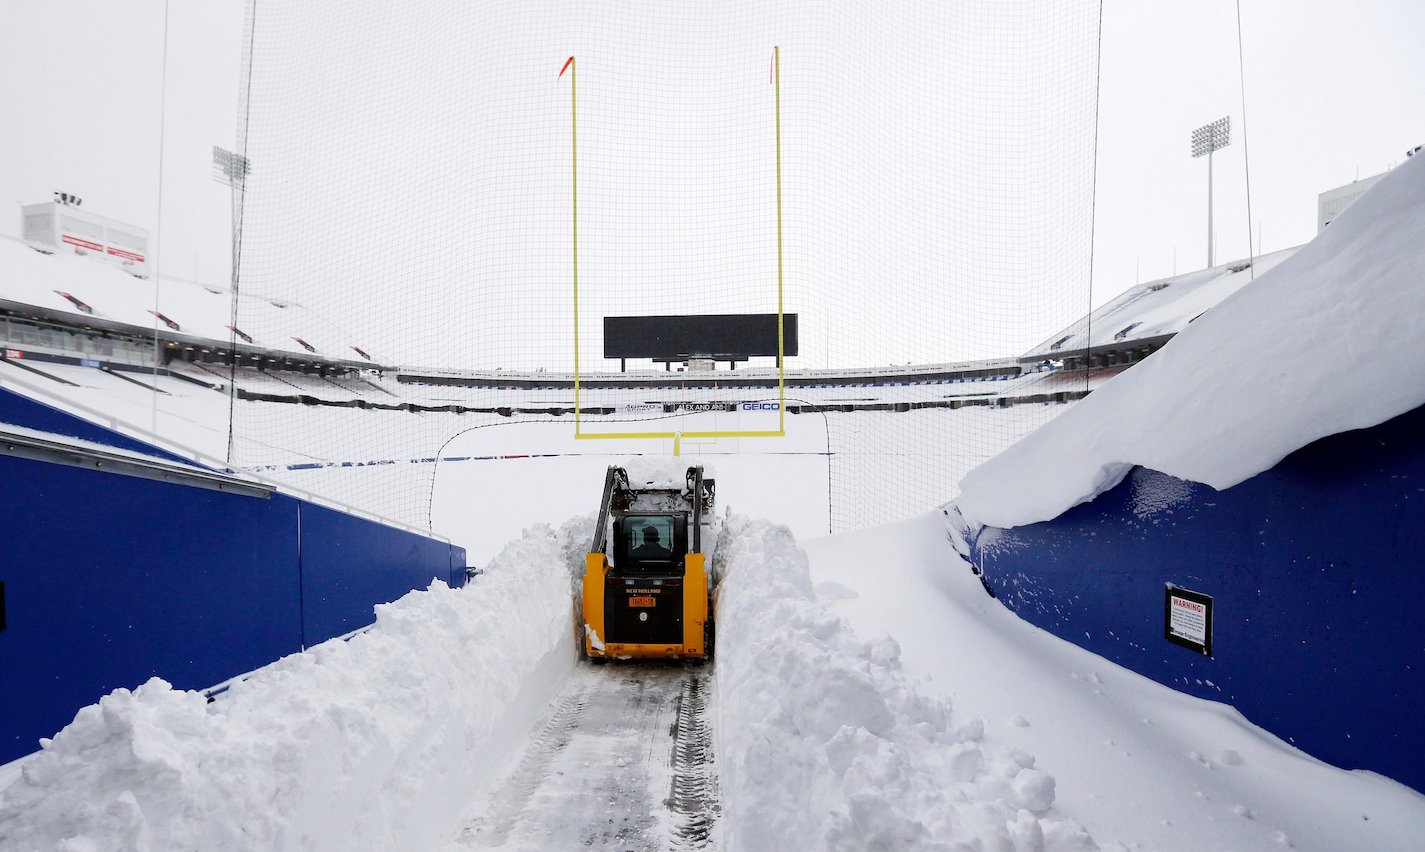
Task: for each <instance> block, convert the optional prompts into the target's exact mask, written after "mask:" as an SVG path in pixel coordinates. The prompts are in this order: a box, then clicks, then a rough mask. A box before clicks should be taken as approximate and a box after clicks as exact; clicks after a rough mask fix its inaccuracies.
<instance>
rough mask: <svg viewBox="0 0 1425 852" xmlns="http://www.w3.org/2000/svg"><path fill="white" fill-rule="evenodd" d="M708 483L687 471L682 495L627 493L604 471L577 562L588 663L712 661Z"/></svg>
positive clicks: (618, 477) (621, 475)
mask: <svg viewBox="0 0 1425 852" xmlns="http://www.w3.org/2000/svg"><path fill="white" fill-rule="evenodd" d="M713 494H714V481H713V480H711V479H703V469H702V468H701V467H690V468H688V474H687V480H686V483H685V484H684V486H683V487H682V488H678V487H676V486H674V487H663V488H658V487H651V486H650V487H646V488H633V487H631V486H630V485H629V482H628V473H627V472H626V471H625V470H624V469H623V468H621V467H610V468H609V470H608V474H607V475H606V476H605V477H604V496H603V502H602V504H601V505H600V507H599V518H600V521H599V524H598V528H597V529H596V530H595V532H594V542H593V545H592V546H591V547H590V548H589V554H588V556H587V557H586V558H585V562H584V587H583V599H584V600H583V619H584V623H583V634H584V646H583V647H584V652H585V653H586V654H587V655H588V656H589V657H590V658H592V659H594V660H603V659H609V658H615V659H626V658H631V657H645V658H646V657H653V658H663V659H707V658H708V657H710V656H711V654H712V617H711V610H710V595H711V590H712V586H713V584H712V583H711V582H709V577H708V569H707V566H706V564H705V562H704V558H705V554H704V552H703V527H704V525H706V524H708V523H710V521H711V517H710V515H711V511H712V508H713Z"/></svg>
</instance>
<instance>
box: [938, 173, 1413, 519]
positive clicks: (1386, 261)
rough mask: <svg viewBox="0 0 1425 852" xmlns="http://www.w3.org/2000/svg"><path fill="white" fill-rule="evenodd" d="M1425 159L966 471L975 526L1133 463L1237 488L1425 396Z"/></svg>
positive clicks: (1080, 490)
mask: <svg viewBox="0 0 1425 852" xmlns="http://www.w3.org/2000/svg"><path fill="white" fill-rule="evenodd" d="M1422 234H1425V158H1415V159H1412V160H1408V161H1406V163H1405V164H1403V165H1401V166H1400V167H1399V168H1397V169H1396V170H1395V171H1393V172H1391V173H1390V174H1388V175H1387V176H1386V177H1385V178H1384V179H1382V180H1381V182H1380V183H1378V184H1377V185H1376V186H1375V187H1374V188H1372V189H1371V190H1370V191H1369V192H1368V193H1366V195H1365V196H1363V197H1362V198H1361V199H1360V200H1359V201H1357V202H1356V203H1355V204H1354V205H1352V206H1351V208H1350V209H1349V210H1347V211H1346V212H1345V213H1343V214H1342V215H1341V216H1340V218H1338V219H1336V220H1335V221H1334V222H1332V224H1331V227H1329V228H1327V229H1326V230H1325V231H1324V232H1323V233H1321V234H1320V235H1318V236H1317V237H1316V239H1314V240H1312V241H1311V242H1310V243H1308V244H1307V245H1306V246H1304V247H1302V248H1301V249H1300V250H1298V251H1297V252H1296V253H1295V254H1293V255H1292V256H1291V257H1289V258H1286V259H1285V260H1282V261H1281V262H1280V263H1279V264H1278V265H1276V266H1275V268H1273V269H1271V270H1269V271H1267V272H1265V273H1264V274H1260V275H1258V276H1257V279H1256V281H1254V282H1251V283H1250V284H1248V285H1247V286H1243V287H1241V288H1240V289H1239V290H1238V291H1237V292H1236V293H1234V294H1233V295H1231V296H1230V297H1228V298H1226V299H1224V300H1223V301H1222V302H1221V304H1219V305H1218V306H1217V307H1216V308H1215V309H1213V310H1212V311H1210V312H1208V313H1206V314H1204V315H1202V316H1201V317H1199V318H1198V319H1197V320H1196V321H1195V322H1193V323H1192V324H1191V325H1190V326H1188V327H1186V328H1184V329H1183V330H1182V331H1181V333H1179V334H1178V335H1177V336H1176V337H1175V338H1173V340H1172V341H1171V342H1169V343H1168V344H1167V345H1166V346H1164V347H1163V348H1162V349H1161V350H1159V351H1158V352H1156V353H1155V354H1153V355H1152V356H1150V357H1149V358H1148V359H1146V360H1145V361H1143V362H1142V363H1141V364H1139V365H1138V366H1136V367H1134V368H1133V369H1132V370H1129V371H1127V372H1125V373H1123V374H1122V375H1120V376H1118V377H1117V378H1115V379H1113V380H1112V381H1110V382H1108V383H1107V384H1105V385H1104V386H1103V387H1102V388H1101V389H1099V390H1098V391H1096V392H1095V393H1094V394H1093V395H1092V396H1090V397H1088V398H1087V399H1085V400H1084V401H1083V402H1081V403H1079V404H1078V405H1077V406H1075V407H1074V408H1073V409H1071V410H1069V411H1067V412H1065V413H1064V415H1063V416H1061V417H1059V418H1057V419H1056V420H1054V421H1052V422H1050V423H1049V424H1048V425H1046V426H1045V427H1043V428H1042V429H1040V430H1038V431H1037V432H1035V433H1033V434H1031V435H1029V436H1028V437H1026V438H1025V439H1024V440H1022V441H1020V442H1019V443H1017V444H1015V445H1014V446H1012V447H1010V448H1009V449H1008V450H1006V451H1005V452H1004V453H1002V454H1000V455H999V456H997V457H995V458H993V459H991V460H990V461H988V462H986V463H985V464H983V465H981V466H980V467H978V468H976V469H974V470H972V471H970V473H968V474H967V475H966V476H965V478H964V479H963V480H962V481H961V484H960V487H961V494H960V497H959V498H958V500H957V503H958V505H959V508H960V511H961V513H962V515H963V516H964V517H965V518H966V520H968V521H970V522H971V523H978V524H985V525H991V526H997V527H1015V526H1021V525H1024V524H1030V523H1035V522H1038V521H1044V520H1049V519H1051V518H1054V517H1057V516H1058V515H1059V514H1061V513H1062V512H1064V511H1065V510H1067V509H1069V508H1071V507H1073V506H1075V505H1077V504H1079V503H1082V502H1086V501H1088V500H1092V499H1093V498H1094V497H1096V496H1097V495H1098V494H1101V493H1103V492H1104V491H1106V490H1108V489H1110V488H1112V487H1113V486H1114V485H1116V484H1117V483H1118V482H1119V481H1120V480H1121V479H1122V478H1123V477H1124V476H1125V475H1126V474H1127V473H1128V472H1129V471H1130V470H1131V469H1132V468H1133V467H1134V466H1135V465H1142V466H1144V467H1148V468H1152V469H1153V470H1158V471H1161V472H1163V473H1167V474H1170V475H1172V476H1176V477H1178V478H1181V479H1187V480H1192V481H1194V482H1202V483H1205V484H1207V485H1210V486H1212V487H1214V488H1217V489H1223V488H1229V487H1231V486H1233V485H1236V484H1237V483H1239V482H1242V481H1243V480H1246V479H1248V478H1249V477H1251V476H1254V475H1255V474H1257V473H1260V472H1261V471H1264V470H1267V469H1269V468H1271V467H1272V466H1273V465H1275V464H1276V463H1277V462H1278V461H1280V460H1281V459H1282V458H1284V457H1285V456H1286V455H1288V454H1289V453H1291V452H1292V451H1294V450H1296V449H1298V448H1300V447H1303V446H1305V445H1306V444H1309V443H1311V442H1312V441H1315V440H1317V439H1319V438H1323V437H1326V436H1327V435H1333V434H1336V433H1338V432H1344V431H1348V430H1351V429H1360V428H1365V427H1369V426H1374V425H1376V424H1378V423H1381V422H1384V421H1386V420H1389V419H1390V418H1392V417H1395V416H1397V415H1399V414H1403V413H1405V412H1407V411H1410V410H1412V409H1415V408H1417V407H1419V406H1421V405H1422V404H1425V378H1422V377H1421V373H1420V369H1419V367H1420V365H1421V364H1425V332H1422V330H1421V321H1422V319H1425V289H1422V287H1421V283H1422V282H1425V250H1422V248H1421V246H1420V237H1421V235H1422Z"/></svg>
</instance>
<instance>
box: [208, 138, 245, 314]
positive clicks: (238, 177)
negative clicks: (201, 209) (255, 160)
mask: <svg viewBox="0 0 1425 852" xmlns="http://www.w3.org/2000/svg"><path fill="white" fill-rule="evenodd" d="M250 171H252V162H251V161H250V160H248V158H247V157H244V156H243V155H242V154H235V153H233V152H232V151H229V150H228V149H226V148H219V147H218V146H217V145H214V146H213V180H215V181H217V182H218V183H220V184H223V185H224V186H228V187H231V188H232V198H231V206H232V215H231V218H232V221H231V223H230V224H231V229H232V263H233V266H232V278H233V280H231V281H230V282H229V285H230V286H231V287H232V288H233V292H237V280H236V279H237V274H238V265H237V264H238V259H237V252H238V241H239V237H238V216H239V211H240V210H241V209H242V201H243V192H244V191H245V190H246V189H247V175H248V172H250Z"/></svg>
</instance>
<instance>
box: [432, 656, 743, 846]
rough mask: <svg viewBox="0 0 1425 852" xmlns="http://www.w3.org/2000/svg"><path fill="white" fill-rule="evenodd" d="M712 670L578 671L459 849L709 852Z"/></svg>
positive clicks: (669, 666)
mask: <svg viewBox="0 0 1425 852" xmlns="http://www.w3.org/2000/svg"><path fill="white" fill-rule="evenodd" d="M711 673H712V670H711V669H710V668H704V667H695V666H691V665H683V664H673V663H662V664H660V663H614V664H609V665H593V664H589V663H585V664H581V665H580V666H578V667H577V668H576V669H575V670H574V671H573V672H572V673H571V674H570V676H569V679H568V681H567V682H566V683H565V686H564V688H563V690H562V691H561V692H560V694H559V695H558V696H557V697H556V698H555V699H554V701H553V702H551V704H550V709H549V710H548V712H547V713H546V714H545V716H544V718H543V719H542V720H541V721H540V723H539V726H538V727H537V728H536V733H535V734H534V735H533V736H531V737H530V739H529V741H528V742H527V743H526V744H525V748H524V751H523V753H522V754H521V755H520V756H519V757H518V758H517V759H516V760H515V761H514V762H513V766H512V768H511V769H510V770H509V771H508V775H507V776H506V777H505V778H504V779H503V780H502V781H501V782H500V783H498V784H496V785H495V787H494V788H493V791H492V792H491V793H490V795H489V796H488V797H486V798H483V799H482V800H480V801H477V802H474V803H472V804H471V805H469V806H467V808H466V813H465V816H464V817H463V819H462V823H463V828H462V829H461V832H460V835H459V837H458V838H457V839H456V841H455V842H454V844H453V845H452V846H451V847H449V848H450V849H452V850H466V849H491V848H498V849H620V850H664V849H702V848H705V847H706V846H707V843H708V839H709V835H710V832H711V829H712V825H713V822H714V820H715V819H716V816H717V812H718V805H717V795H716V789H717V785H716V771H715V769H714V768H713V766H712V763H711V751H712V738H711V732H710V730H709V728H708V726H707V724H706V722H705V714H704V710H705V709H706V706H707V703H708V695H709V692H710V688H711Z"/></svg>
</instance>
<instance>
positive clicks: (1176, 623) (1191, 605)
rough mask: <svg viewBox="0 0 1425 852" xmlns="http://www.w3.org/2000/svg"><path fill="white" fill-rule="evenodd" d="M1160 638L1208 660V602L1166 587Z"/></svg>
mask: <svg viewBox="0 0 1425 852" xmlns="http://www.w3.org/2000/svg"><path fill="white" fill-rule="evenodd" d="M1163 634H1164V638H1165V639H1167V640H1168V641H1169V642H1172V643H1173V644H1174V645H1181V646H1183V647H1184V648H1190V649H1192V650H1194V651H1196V652H1198V653H1199V654H1202V655H1203V656H1207V657H1210V656H1212V598H1211V597H1209V596H1207V595H1204V594H1202V593H1200V592H1192V591H1188V590H1187V589H1183V588H1179V587H1177V586H1174V585H1173V584H1172V583H1169V584H1168V586H1167V594H1166V606H1165V612H1164V614H1163Z"/></svg>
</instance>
